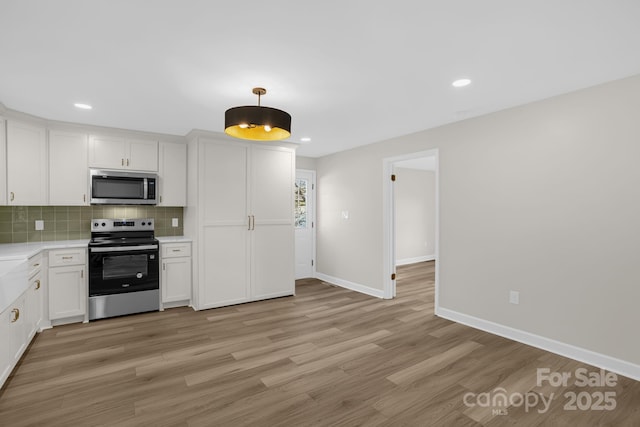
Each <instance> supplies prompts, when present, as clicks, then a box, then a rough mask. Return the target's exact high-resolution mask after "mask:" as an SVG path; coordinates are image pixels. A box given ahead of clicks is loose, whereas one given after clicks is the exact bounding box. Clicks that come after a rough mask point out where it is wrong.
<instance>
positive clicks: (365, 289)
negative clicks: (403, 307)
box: [316, 273, 384, 298]
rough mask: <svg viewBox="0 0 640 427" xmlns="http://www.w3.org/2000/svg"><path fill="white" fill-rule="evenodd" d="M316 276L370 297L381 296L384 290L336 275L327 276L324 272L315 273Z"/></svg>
mask: <svg viewBox="0 0 640 427" xmlns="http://www.w3.org/2000/svg"><path fill="white" fill-rule="evenodd" d="M316 278H317V279H320V280H322V281H324V282H327V283H331V284H332V285H336V286H340V287H341V288H346V289H349V290H352V291H356V292H360V293H362V294H367V295H371V296H372V297H377V298H383V297H384V292H383V290H382V289H375V288H371V287H369V286H365V285H361V284H359V283H354V282H349V281H348V280H343V279H339V278H337V277H332V276H327V275H326V274H322V273H316Z"/></svg>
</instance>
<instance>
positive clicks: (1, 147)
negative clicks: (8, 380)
mask: <svg viewBox="0 0 640 427" xmlns="http://www.w3.org/2000/svg"><path fill="white" fill-rule="evenodd" d="M6 136H7V133H6V125H5V121H4V118H3V117H0V205H6V204H7V139H6ZM0 366H1V365H0ZM0 369H1V368H0ZM0 373H1V372H0Z"/></svg>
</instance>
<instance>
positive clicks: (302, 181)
mask: <svg viewBox="0 0 640 427" xmlns="http://www.w3.org/2000/svg"><path fill="white" fill-rule="evenodd" d="M314 202H315V174H314V172H313V171H307V170H301V169H298V170H297V171H296V184H295V186H294V211H295V227H296V231H295V233H296V279H303V278H305V277H314V271H315V268H314V264H315V259H314V258H315V254H314V252H315V239H314V227H315V205H314Z"/></svg>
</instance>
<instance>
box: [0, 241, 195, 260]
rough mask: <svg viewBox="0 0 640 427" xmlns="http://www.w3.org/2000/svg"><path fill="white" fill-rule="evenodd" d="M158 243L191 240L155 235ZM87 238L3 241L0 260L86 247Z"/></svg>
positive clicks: (0, 247)
mask: <svg viewBox="0 0 640 427" xmlns="http://www.w3.org/2000/svg"><path fill="white" fill-rule="evenodd" d="M157 239H158V240H159V241H160V243H180V242H191V241H192V239H191V238H190V237H185V236H163V237H157ZM88 244H89V239H82V240H58V241H50V242H36V243H4V244H0V261H9V260H26V259H28V258H31V257H32V256H34V255H37V254H38V253H39V252H42V251H45V250H51V249H68V248H82V247H87V245H88Z"/></svg>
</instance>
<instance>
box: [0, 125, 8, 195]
mask: <svg viewBox="0 0 640 427" xmlns="http://www.w3.org/2000/svg"><path fill="white" fill-rule="evenodd" d="M6 135H7V132H6V125H5V121H4V118H3V117H0V205H6V204H7V140H6V138H5V137H6Z"/></svg>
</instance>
